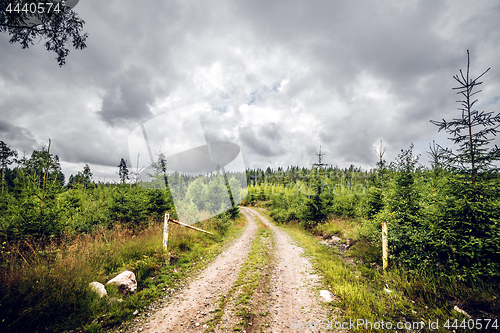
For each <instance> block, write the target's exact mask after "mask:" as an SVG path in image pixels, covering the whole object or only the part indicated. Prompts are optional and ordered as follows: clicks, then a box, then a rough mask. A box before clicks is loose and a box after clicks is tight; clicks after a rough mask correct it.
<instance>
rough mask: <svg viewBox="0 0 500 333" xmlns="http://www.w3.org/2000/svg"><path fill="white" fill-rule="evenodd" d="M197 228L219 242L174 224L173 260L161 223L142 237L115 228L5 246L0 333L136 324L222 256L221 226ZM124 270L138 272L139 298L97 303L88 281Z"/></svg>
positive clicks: (0, 265)
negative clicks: (140, 312)
mask: <svg viewBox="0 0 500 333" xmlns="http://www.w3.org/2000/svg"><path fill="white" fill-rule="evenodd" d="M241 222H242V221H241V220H240V221H239V222H238V224H233V225H231V226H230V228H229V231H228V235H227V236H228V237H229V238H231V237H234V235H235V234H236V233H237V230H239V229H241V228H242V226H243V225H244V224H243V225H242V223H241ZM199 226H200V227H201V228H205V229H207V230H210V231H212V232H213V233H215V237H214V236H210V235H205V234H202V233H199V232H196V231H194V230H190V229H186V228H182V227H180V226H177V225H170V228H169V244H168V245H169V253H168V254H167V253H164V251H163V248H162V237H163V232H162V228H163V224H162V223H156V224H152V225H150V226H149V227H147V228H146V229H144V230H143V231H140V232H132V231H130V230H128V229H125V228H123V227H120V226H119V225H117V226H115V227H114V228H113V229H112V230H107V229H104V228H101V229H97V230H96V231H95V232H94V233H92V234H91V235H90V234H81V235H78V236H76V237H73V238H71V239H70V238H68V239H66V240H62V241H61V240H59V241H53V242H52V243H49V244H47V243H44V244H39V243H37V242H36V241H34V240H21V241H17V242H15V243H3V244H2V246H1V249H0V331H1V332H45V331H55V332H58V331H65V330H71V329H77V328H79V329H85V330H87V331H100V330H101V329H103V328H104V327H111V326H114V325H117V324H119V323H121V322H122V321H124V320H127V319H129V318H131V317H132V313H133V312H134V311H135V310H136V309H140V308H143V307H145V306H147V305H148V304H150V303H151V302H152V301H153V300H155V299H157V298H158V297H160V296H161V295H162V291H163V288H167V287H172V286H175V285H176V284H179V283H181V282H182V280H183V279H185V278H186V277H187V276H188V275H189V274H190V273H191V272H192V271H193V268H198V267H199V266H200V264H202V263H203V262H206V260H208V259H210V257H212V256H214V255H215V254H216V253H217V252H218V251H220V248H221V246H222V243H223V242H222V241H223V235H222V234H221V233H219V232H218V229H217V223H216V221H213V220H210V221H207V222H202V223H200V225H199ZM226 239H227V237H226ZM202 257H204V258H205V260H201V259H200V258H202ZM123 270H132V271H134V272H135V274H136V278H137V281H138V291H137V292H136V293H134V294H132V295H128V296H125V297H121V296H120V295H118V294H117V292H116V290H114V291H113V290H111V294H110V295H109V297H106V298H103V299H100V298H99V297H98V296H97V294H95V293H94V292H92V291H91V290H89V287H88V284H89V283H90V282H92V281H98V282H101V283H103V284H105V283H106V281H108V280H109V279H111V278H112V277H114V276H115V275H116V274H118V273H120V272H121V271H123ZM108 289H109V288H108ZM108 291H110V290H108ZM113 298H115V299H118V298H122V301H113Z"/></svg>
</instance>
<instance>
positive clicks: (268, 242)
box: [208, 222, 274, 332]
mask: <svg viewBox="0 0 500 333" xmlns="http://www.w3.org/2000/svg"><path fill="white" fill-rule="evenodd" d="M257 225H258V230H257V237H256V238H255V240H254V242H253V244H252V248H251V250H250V253H249V255H248V258H247V260H246V261H245V263H244V264H243V265H242V267H241V270H240V273H239V274H238V278H237V280H236V282H235V283H234V284H233V286H232V287H231V289H230V291H229V292H228V293H227V294H226V295H224V296H222V297H221V299H220V300H219V306H218V308H217V309H216V310H214V312H215V316H214V318H213V319H212V320H211V321H210V322H209V323H208V325H209V328H210V331H212V332H214V331H215V327H216V326H217V325H218V324H220V322H221V319H222V317H223V315H224V312H225V311H226V310H227V308H228V307H229V306H233V307H234V308H233V313H236V315H237V323H236V324H235V325H234V326H233V327H232V328H231V329H232V330H233V331H243V330H245V329H246V328H248V327H249V326H253V327H254V328H255V329H257V327H258V326H259V325H260V324H261V320H260V319H261V317H263V316H265V315H266V314H267V310H265V305H266V303H267V300H268V297H269V290H268V289H269V282H270V278H271V269H272V267H271V261H272V259H273V249H274V239H273V235H272V232H271V231H270V230H269V227H268V226H266V225H264V224H263V223H261V222H257ZM257 312H258V313H257ZM262 325H264V324H262Z"/></svg>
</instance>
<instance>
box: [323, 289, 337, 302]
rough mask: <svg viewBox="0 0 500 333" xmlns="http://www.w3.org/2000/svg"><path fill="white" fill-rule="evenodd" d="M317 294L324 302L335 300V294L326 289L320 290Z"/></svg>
mask: <svg viewBox="0 0 500 333" xmlns="http://www.w3.org/2000/svg"><path fill="white" fill-rule="evenodd" d="M319 296H320V297H321V298H323V301H324V302H332V301H334V300H335V295H334V294H332V293H331V292H329V291H328V290H321V291H320V292H319Z"/></svg>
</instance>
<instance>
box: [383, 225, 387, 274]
mask: <svg viewBox="0 0 500 333" xmlns="http://www.w3.org/2000/svg"><path fill="white" fill-rule="evenodd" d="M387 247H388V242H387V222H385V221H384V222H382V268H383V269H384V270H385V269H386V268H387V252H388V250H387Z"/></svg>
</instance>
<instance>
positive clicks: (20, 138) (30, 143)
mask: <svg viewBox="0 0 500 333" xmlns="http://www.w3.org/2000/svg"><path fill="white" fill-rule="evenodd" d="M0 140H1V141H3V142H4V143H5V144H7V145H8V146H11V147H12V148H13V149H16V150H18V152H19V151H20V152H22V151H25V152H26V153H28V154H30V153H31V152H32V151H33V150H34V149H39V148H41V147H38V143H37V142H36V140H35V138H34V137H33V135H32V134H31V132H30V131H29V130H28V129H26V128H23V127H19V126H15V125H12V124H10V123H8V122H7V121H5V120H0Z"/></svg>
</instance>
